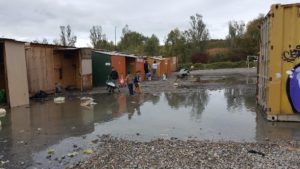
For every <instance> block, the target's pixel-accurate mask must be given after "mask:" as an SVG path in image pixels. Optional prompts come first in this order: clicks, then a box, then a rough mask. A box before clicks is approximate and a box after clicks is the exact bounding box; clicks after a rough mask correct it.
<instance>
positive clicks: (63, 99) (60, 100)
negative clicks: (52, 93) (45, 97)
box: [54, 97, 65, 104]
mask: <svg viewBox="0 0 300 169" xmlns="http://www.w3.org/2000/svg"><path fill="white" fill-rule="evenodd" d="M64 102H65V97H56V98H54V103H58V104H60V103H64Z"/></svg>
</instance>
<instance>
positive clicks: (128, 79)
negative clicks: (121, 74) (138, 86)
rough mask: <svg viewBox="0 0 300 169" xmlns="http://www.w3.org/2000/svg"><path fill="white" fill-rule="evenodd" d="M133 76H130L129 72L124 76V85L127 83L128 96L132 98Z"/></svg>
mask: <svg viewBox="0 0 300 169" xmlns="http://www.w3.org/2000/svg"><path fill="white" fill-rule="evenodd" d="M133 80H134V78H133V76H132V74H130V72H127V76H126V83H127V86H128V90H129V95H131V96H133V95H134V93H133Z"/></svg>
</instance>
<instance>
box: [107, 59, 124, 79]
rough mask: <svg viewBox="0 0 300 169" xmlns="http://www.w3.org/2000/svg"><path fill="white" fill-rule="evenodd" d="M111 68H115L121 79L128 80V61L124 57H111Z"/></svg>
mask: <svg viewBox="0 0 300 169" xmlns="http://www.w3.org/2000/svg"><path fill="white" fill-rule="evenodd" d="M111 66H112V67H114V68H115V69H116V70H117V72H118V74H119V79H125V78H126V59H125V57H123V56H112V57H111Z"/></svg>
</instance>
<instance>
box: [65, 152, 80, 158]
mask: <svg viewBox="0 0 300 169" xmlns="http://www.w3.org/2000/svg"><path fill="white" fill-rule="evenodd" d="M77 155H78V152H76V151H74V152H72V153H68V154H67V156H68V157H75V156H77Z"/></svg>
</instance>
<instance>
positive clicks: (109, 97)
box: [0, 69, 300, 169]
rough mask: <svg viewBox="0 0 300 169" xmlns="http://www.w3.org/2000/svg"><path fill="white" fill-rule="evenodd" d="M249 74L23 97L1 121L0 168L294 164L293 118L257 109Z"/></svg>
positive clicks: (210, 74) (194, 75)
mask: <svg viewBox="0 0 300 169" xmlns="http://www.w3.org/2000/svg"><path fill="white" fill-rule="evenodd" d="M255 72H256V69H224V70H201V71H192V72H191V75H190V76H189V77H188V78H185V79H180V78H177V76H176V73H174V74H173V75H171V76H169V77H168V79H167V80H166V81H164V80H160V79H156V80H153V81H144V82H142V84H141V85H142V90H143V93H144V94H141V95H135V96H133V97H132V96H128V89H127V88H126V87H124V88H121V92H120V93H116V94H109V93H108V92H107V91H106V89H105V87H102V88H96V89H93V90H92V91H88V92H84V93H79V92H68V93H64V96H66V102H65V103H62V104H55V103H53V97H55V96H50V97H47V98H46V99H44V100H38V101H35V100H31V104H30V105H29V106H26V107H20V108H16V109H11V110H9V109H8V114H7V116H6V117H4V118H2V119H1V120H2V121H3V123H2V124H3V126H2V129H0V143H1V144H0V168H12V169H14V168H16V169H19V168H58V169H60V168H66V167H67V168H299V166H300V165H299V161H300V159H299V156H300V149H299V148H300V137H299V136H300V132H299V128H300V124H299V123H269V122H267V121H266V120H265V119H263V118H262V117H261V116H260V114H259V113H257V106H256V102H255V93H256V73H255ZM81 96H90V97H93V98H94V99H95V102H96V103H98V104H97V105H94V106H91V107H82V106H81V101H80V97H81Z"/></svg>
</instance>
